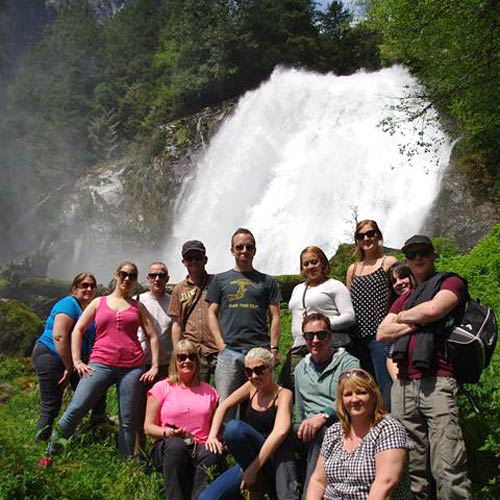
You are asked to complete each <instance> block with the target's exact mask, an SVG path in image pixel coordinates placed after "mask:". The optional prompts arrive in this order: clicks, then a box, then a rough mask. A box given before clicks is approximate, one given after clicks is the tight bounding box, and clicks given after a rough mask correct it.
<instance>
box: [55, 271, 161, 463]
mask: <svg viewBox="0 0 500 500" xmlns="http://www.w3.org/2000/svg"><path fill="white" fill-rule="evenodd" d="M137 275H138V271H137V266H136V265H135V264H134V263H132V262H122V263H121V264H120V265H119V266H118V268H117V270H116V273H115V288H114V290H113V292H111V294H110V295H107V296H104V297H98V298H97V299H94V300H93V301H92V302H91V303H90V304H89V305H88V307H87V308H86V309H85V311H84V312H83V314H82V315H81V317H80V319H79V320H78V322H77V323H76V325H75V328H74V330H73V334H72V339H71V347H72V352H73V364H74V369H75V370H76V371H77V372H78V375H79V376H80V377H81V382H80V384H79V385H78V388H77V390H76V392H75V394H74V396H73V399H72V400H71V403H70V404H69V406H68V408H67V410H66V412H65V413H64V415H63V416H62V418H61V420H60V421H59V429H60V435H62V437H64V438H66V439H68V438H69V437H70V436H71V435H72V434H73V432H74V431H75V429H76V426H77V425H78V423H79V422H80V421H81V419H82V418H83V417H84V416H85V414H86V413H87V412H88V411H89V409H90V408H91V407H92V406H93V405H94V404H95V402H96V401H97V400H98V399H99V397H101V396H102V395H103V394H105V392H106V391H107V389H108V388H109V387H110V386H111V385H113V384H115V385H116V388H117V392H118V404H119V415H120V431H119V434H118V448H119V450H120V452H121V454H122V455H124V456H126V457H128V456H131V455H132V453H133V450H134V440H135V431H136V418H135V413H136V407H137V404H138V398H139V394H140V388H141V383H148V382H152V381H153V380H154V378H155V376H156V374H157V373H158V361H159V344H158V338H157V336H156V333H155V329H154V325H153V320H152V318H151V316H150V314H149V312H148V311H147V309H146V307H145V306H144V305H143V304H141V303H140V302H138V301H136V300H134V299H133V298H132V288H133V285H134V283H135V282H136V281H137ZM92 321H95V323H96V339H95V343H94V347H93V350H92V354H91V356H90V361H89V363H88V364H85V363H84V362H83V361H82V360H81V358H80V356H79V353H80V351H81V345H82V339H83V335H84V332H85V330H86V329H87V326H88V325H89V324H90V323H91V322H92ZM139 326H141V327H142V328H143V330H144V332H145V333H146V335H147V336H148V338H149V341H150V344H151V353H152V366H151V369H150V370H148V371H147V372H145V373H143V372H144V354H143V351H142V348H141V345H140V342H139V340H138V338H137V329H138V328H139ZM75 349H76V350H75ZM58 437H59V436H58V433H57V432H55V433H54V434H53V438H52V439H51V444H50V445H49V450H48V451H49V455H50V454H54V453H56V452H57V451H59V450H58V448H60V446H61V445H58V444H57V443H56V442H57V438H58Z"/></svg>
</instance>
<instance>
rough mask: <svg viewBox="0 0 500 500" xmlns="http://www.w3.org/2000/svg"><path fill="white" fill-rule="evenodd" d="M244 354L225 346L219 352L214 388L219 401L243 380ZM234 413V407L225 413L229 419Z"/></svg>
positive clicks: (240, 384)
mask: <svg viewBox="0 0 500 500" xmlns="http://www.w3.org/2000/svg"><path fill="white" fill-rule="evenodd" d="M244 368H245V354H244V353H242V352H238V351H233V350H232V349H229V348H228V347H226V348H225V349H223V350H222V351H220V352H219V355H218V357H217V366H216V367H215V388H216V389H217V392H218V393H219V397H220V400H221V401H224V399H226V398H227V397H228V396H229V395H230V394H231V393H232V392H234V391H235V390H236V389H238V387H241V386H242V385H243V384H244V383H245V382H246V378H245V372H244ZM235 415H236V408H231V409H230V410H228V412H227V413H226V418H227V419H231V418H234V417H235Z"/></svg>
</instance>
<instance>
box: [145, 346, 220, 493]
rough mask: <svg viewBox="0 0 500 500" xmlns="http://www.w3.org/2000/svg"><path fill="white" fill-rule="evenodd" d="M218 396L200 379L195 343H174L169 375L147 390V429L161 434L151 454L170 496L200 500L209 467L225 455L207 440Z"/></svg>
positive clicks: (158, 434) (150, 434)
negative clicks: (218, 452) (215, 451)
mask: <svg viewBox="0 0 500 500" xmlns="http://www.w3.org/2000/svg"><path fill="white" fill-rule="evenodd" d="M218 401H219V395H218V394H217V391H216V390H215V389H214V388H213V387H212V386H211V385H209V384H207V383H206V382H203V381H201V380H200V357H199V354H198V349H197V347H196V345H195V344H194V343H193V342H191V341H190V340H186V339H184V340H180V341H179V342H178V343H177V344H176V345H175V346H174V351H173V354H172V360H171V362H170V367H169V378H167V379H165V380H161V381H160V382H157V383H156V384H155V385H154V386H153V388H152V389H151V390H150V391H149V392H148V402H147V407H146V420H145V423H144V431H145V432H146V434H147V435H149V436H151V437H153V438H155V439H156V441H155V443H154V445H153V449H152V450H151V459H152V462H153V464H154V465H155V466H156V468H157V469H158V470H159V471H160V472H162V473H163V481H164V484H165V494H166V498H167V500H189V499H190V498H193V499H197V498H198V496H199V494H200V491H201V490H202V489H203V487H204V486H205V484H206V482H207V469H209V468H211V467H212V468H213V467H214V466H217V465H218V464H219V462H220V457H219V456H218V455H217V454H216V453H212V451H210V450H209V449H208V447H207V446H206V445H205V442H206V440H207V438H208V432H209V430H210V424H211V423H212V417H213V415H214V412H215V408H216V407H217V403H218Z"/></svg>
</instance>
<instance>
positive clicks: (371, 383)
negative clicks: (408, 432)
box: [335, 368, 387, 436]
mask: <svg viewBox="0 0 500 500" xmlns="http://www.w3.org/2000/svg"><path fill="white" fill-rule="evenodd" d="M347 389H351V390H360V389H361V390H366V391H368V393H369V394H370V396H371V397H372V401H373V411H372V414H371V415H370V425H371V426H372V427H374V426H376V425H377V424H378V423H379V422H380V421H381V420H382V418H383V417H384V415H386V414H387V411H386V409H385V404H384V399H383V398H382V394H381V392H380V389H379V387H378V385H377V383H376V382H375V380H374V378H373V377H372V376H371V375H370V374H369V373H368V372H367V371H365V370H363V369H361V368H352V369H351V370H348V371H346V372H344V373H342V375H340V377H339V384H338V386H337V400H336V402H335V410H336V412H337V417H338V419H339V421H340V424H341V426H342V431H343V433H344V436H347V434H348V433H349V432H350V430H351V425H352V424H351V416H350V415H349V412H348V411H347V409H346V408H345V406H344V400H343V395H344V392H345V391H346V390H347Z"/></svg>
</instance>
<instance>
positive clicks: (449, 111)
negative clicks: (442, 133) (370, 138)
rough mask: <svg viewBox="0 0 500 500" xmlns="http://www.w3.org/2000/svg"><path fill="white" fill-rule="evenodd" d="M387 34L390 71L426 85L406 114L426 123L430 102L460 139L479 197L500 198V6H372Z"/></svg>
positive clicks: (385, 56) (408, 1)
mask: <svg viewBox="0 0 500 500" xmlns="http://www.w3.org/2000/svg"><path fill="white" fill-rule="evenodd" d="M368 4H369V6H370V8H369V19H370V22H369V24H370V25H371V26H372V27H373V28H374V29H376V30H378V31H379V32H380V33H382V34H383V39H382V43H381V45H380V48H381V58H382V61H383V63H384V64H387V63H393V62H401V63H403V64H404V65H406V66H407V67H409V68H410V69H411V71H412V72H413V73H414V74H415V75H416V76H417V77H418V78H419V79H420V80H421V81H422V82H423V83H424V88H425V91H424V95H420V96H415V95H414V96H410V97H409V99H408V100H407V102H406V103H404V104H403V106H406V107H407V109H408V110H409V117H410V118H412V119H421V118H424V119H425V112H426V110H427V109H428V102H429V101H430V102H431V103H432V104H434V105H435V106H436V107H437V108H438V109H439V110H440V111H441V112H442V114H443V115H444V116H445V117H446V118H447V120H448V128H449V130H450V132H451V133H452V134H453V136H454V137H456V138H459V139H460V140H459V142H458V145H457V147H456V152H457V161H458V165H459V167H460V169H461V170H462V172H463V173H465V174H466V175H467V179H468V181H469V182H470V184H471V186H472V187H473V188H474V189H475V191H476V193H477V194H479V195H480V196H483V197H484V196H486V197H489V198H496V199H498V198H499V197H500V175H499V168H498V165H499V164H500V141H499V140H498V138H499V137H500V94H499V90H498V82H499V81H500V29H499V19H500V3H499V2H498V1H497V0H368Z"/></svg>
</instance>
